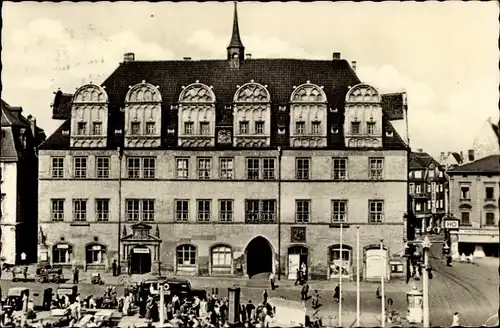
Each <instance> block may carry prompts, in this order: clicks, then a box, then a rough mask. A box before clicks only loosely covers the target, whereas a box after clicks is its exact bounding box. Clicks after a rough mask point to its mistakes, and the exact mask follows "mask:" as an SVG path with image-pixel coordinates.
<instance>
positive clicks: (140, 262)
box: [130, 246, 151, 274]
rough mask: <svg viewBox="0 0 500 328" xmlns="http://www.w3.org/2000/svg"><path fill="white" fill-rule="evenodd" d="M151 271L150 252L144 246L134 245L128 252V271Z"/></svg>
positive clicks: (136, 272) (142, 272)
mask: <svg viewBox="0 0 500 328" xmlns="http://www.w3.org/2000/svg"><path fill="white" fill-rule="evenodd" d="M148 272H151V252H150V251H149V248H147V247H146V246H136V247H134V248H132V250H131V252H130V273H131V274H144V273H148Z"/></svg>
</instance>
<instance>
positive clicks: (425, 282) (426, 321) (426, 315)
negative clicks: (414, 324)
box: [422, 236, 431, 327]
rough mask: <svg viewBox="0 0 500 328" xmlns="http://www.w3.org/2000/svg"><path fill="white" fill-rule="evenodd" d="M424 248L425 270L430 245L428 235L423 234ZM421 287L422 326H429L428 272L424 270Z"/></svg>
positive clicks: (427, 263)
mask: <svg viewBox="0 0 500 328" xmlns="http://www.w3.org/2000/svg"><path fill="white" fill-rule="evenodd" d="M422 246H423V248H424V269H425V271H427V269H428V268H429V248H430V247H431V242H430V240H429V237H427V236H425V239H424V242H423V243H422ZM422 282H423V285H424V286H423V287H424V311H423V312H424V313H423V314H424V327H430V325H429V273H428V272H425V273H424V277H423V281H422Z"/></svg>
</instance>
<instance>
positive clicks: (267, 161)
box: [262, 158, 274, 180]
mask: <svg viewBox="0 0 500 328" xmlns="http://www.w3.org/2000/svg"><path fill="white" fill-rule="evenodd" d="M262 179H264V180H274V158H263V159H262Z"/></svg>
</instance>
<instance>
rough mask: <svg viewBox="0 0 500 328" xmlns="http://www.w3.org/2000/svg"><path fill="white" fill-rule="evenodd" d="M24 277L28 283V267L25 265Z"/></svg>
mask: <svg viewBox="0 0 500 328" xmlns="http://www.w3.org/2000/svg"><path fill="white" fill-rule="evenodd" d="M23 276H24V282H26V281H27V280H28V266H27V265H25V266H24V267H23Z"/></svg>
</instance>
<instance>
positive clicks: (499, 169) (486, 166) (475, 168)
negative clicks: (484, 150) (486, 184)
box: [447, 155, 500, 174]
mask: <svg viewBox="0 0 500 328" xmlns="http://www.w3.org/2000/svg"><path fill="white" fill-rule="evenodd" d="M447 173H448V174H461V173H494V174H500V155H491V156H487V157H484V158H481V159H478V160H476V161H474V162H472V163H469V164H465V165H462V166H457V167H455V168H453V169H451V170H449V171H448V172H447Z"/></svg>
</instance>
